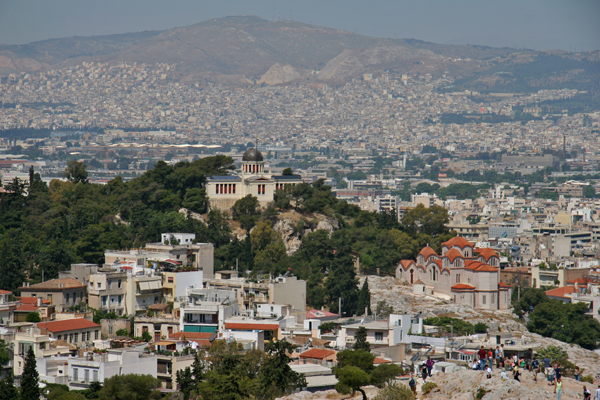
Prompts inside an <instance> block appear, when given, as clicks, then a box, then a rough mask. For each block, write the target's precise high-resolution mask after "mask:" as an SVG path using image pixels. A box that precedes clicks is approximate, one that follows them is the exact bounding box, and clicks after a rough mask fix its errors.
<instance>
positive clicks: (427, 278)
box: [396, 236, 510, 310]
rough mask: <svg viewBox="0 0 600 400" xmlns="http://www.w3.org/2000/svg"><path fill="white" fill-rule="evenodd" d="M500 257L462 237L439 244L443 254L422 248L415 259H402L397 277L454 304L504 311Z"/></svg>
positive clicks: (505, 291)
mask: <svg viewBox="0 0 600 400" xmlns="http://www.w3.org/2000/svg"><path fill="white" fill-rule="evenodd" d="M499 266H500V256H499V255H498V253H496V252H495V251H494V250H492V249H489V248H486V249H479V248H476V247H475V246H474V245H473V243H471V242H469V241H468V240H466V239H465V238H463V237H459V236H457V237H454V238H452V239H450V240H449V241H447V242H444V243H442V254H441V255H438V254H437V253H436V252H435V250H433V249H432V248H431V247H429V246H426V247H424V248H423V249H422V250H421V252H420V253H419V254H418V255H417V260H416V261H413V260H401V261H400V263H399V264H398V266H397V267H396V278H398V279H403V280H405V281H408V282H409V283H411V284H413V285H419V286H424V288H423V289H424V291H425V293H427V292H429V293H440V294H444V295H447V296H450V297H451V298H452V299H453V300H454V302H455V303H457V304H467V305H470V306H472V307H473V308H483V309H488V310H507V309H508V308H509V306H510V286H509V285H507V284H505V283H503V282H500V269H499Z"/></svg>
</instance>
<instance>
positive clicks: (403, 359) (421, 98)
mask: <svg viewBox="0 0 600 400" xmlns="http://www.w3.org/2000/svg"><path fill="white" fill-rule="evenodd" d="M460 61H461V59H459V58H454V59H452V62H456V63H459V62H460ZM494 61H495V59H494V58H490V59H487V60H485V61H482V64H483V63H487V64H489V65H493V63H494ZM178 68H180V65H178V64H177V63H161V64H143V63H128V62H89V61H83V62H81V63H78V64H75V65H69V66H64V65H61V66H59V67H52V68H48V69H46V70H41V71H39V72H31V71H28V72H20V73H11V74H7V75H5V76H0V175H1V183H2V187H1V188H0V205H1V206H0V399H19V398H20V399H22V400H26V399H27V400H29V399H39V398H46V399H49V400H52V399H63V398H64V399H94V398H100V399H121V398H125V397H131V398H139V399H142V398H156V399H160V398H166V399H173V400H174V399H184V400H188V399H198V398H208V397H213V398H215V399H221V398H222V399H246V398H256V399H275V398H285V399H288V400H296V399H324V398H336V399H337V398H348V397H341V396H347V395H348V394H352V396H354V395H356V396H361V397H362V398H363V399H365V400H366V399H367V398H370V399H378V400H382V399H390V398H393V399H416V398H428V399H446V398H459V397H457V396H461V395H462V394H465V396H463V397H461V398H465V399H467V398H469V399H473V398H478V399H481V398H483V399H497V398H502V399H505V398H507V399H508V398H511V399H512V398H519V399H521V398H545V397H544V396H546V397H548V396H553V395H554V393H551V391H554V390H555V388H556V389H557V390H558V391H559V392H560V393H559V394H563V393H564V398H565V399H572V398H573V399H574V398H580V397H579V396H580V393H581V392H582V390H584V389H583V386H582V384H583V383H586V382H587V384H588V385H589V388H590V389H593V388H594V385H596V384H598V383H599V382H598V376H597V374H596V371H598V370H599V369H600V362H599V361H598V360H599V357H598V354H599V353H598V348H599V347H600V196H599V195H597V193H600V165H599V162H600V141H599V140H598V137H599V133H600V111H598V110H593V109H590V107H592V106H590V105H589V104H587V105H585V106H582V105H581V104H582V102H585V99H587V98H588V97H586V96H588V95H589V94H590V93H588V91H585V90H580V89H573V88H570V87H569V86H568V85H565V86H564V87H558V86H560V85H555V86H556V88H554V89H543V90H535V91H531V90H530V91H522V92H518V93H517V92H515V93H509V92H506V91H505V92H491V91H489V90H482V91H474V90H458V89H457V85H459V82H460V81H461V79H463V78H464V77H463V76H462V75H461V76H459V75H456V76H455V75H453V74H451V73H450V72H449V71H445V72H443V73H435V72H433V73H431V74H424V73H421V72H415V71H414V70H413V71H411V70H407V71H404V72H402V71H399V70H394V69H382V68H373V71H371V72H368V73H362V74H360V75H357V76H355V77H354V78H353V79H350V80H348V81H347V82H345V83H334V82H324V81H320V80H319V79H312V78H311V77H313V78H314V76H318V74H319V71H317V70H314V71H311V72H310V74H311V77H309V78H306V81H304V77H302V79H300V78H298V79H295V80H291V81H289V82H286V83H277V84H268V83H267V82H266V80H265V79H261V80H260V81H259V80H254V81H252V80H247V82H244V84H243V85H238V86H234V85H226V84H220V83H217V82H213V83H210V82H208V83H207V82H202V83H200V82H197V83H189V82H187V81H186V80H182V79H179V78H178V76H179V75H178ZM502 73H505V72H497V73H495V74H496V75H497V74H502ZM582 99H584V100H582ZM592 108H593V107H592ZM488 351H489V353H488ZM546 360H548V361H546ZM473 370H475V371H473ZM501 371H502V372H501ZM538 372H539V373H538ZM507 374H511V379H508V381H507ZM519 377H521V378H520V380H519ZM512 378H514V379H512ZM544 378H547V381H548V385H546V383H545V382H544ZM538 380H541V381H542V385H539V386H540V387H538V386H537V383H538ZM582 381H583V382H582ZM456 382H463V383H464V384H465V385H467V386H468V391H469V392H468V393H462V394H459V392H461V391H462V389H461V387H460V385H458V384H457V383H456ZM563 384H564V389H563ZM553 386H554V387H553ZM599 387H600V386H599ZM559 388H560V389H559ZM599 390H600V389H599ZM471 392H473V393H471ZM467 395H468V396H467ZM491 395H494V396H495V397H490V396H491ZM284 396H285V397H284ZM338 396H339V397H338ZM469 396H470V397H469ZM353 398H354V397H353ZM557 398H559V399H560V396H559V397H557Z"/></svg>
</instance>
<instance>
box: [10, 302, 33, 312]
mask: <svg viewBox="0 0 600 400" xmlns="http://www.w3.org/2000/svg"><path fill="white" fill-rule="evenodd" d="M37 309H38V307H37V306H36V305H33V304H21V305H20V306H19V307H17V309H16V310H15V311H22V312H25V311H27V312H34V311H37Z"/></svg>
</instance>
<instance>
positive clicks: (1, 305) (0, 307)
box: [0, 290, 20, 325]
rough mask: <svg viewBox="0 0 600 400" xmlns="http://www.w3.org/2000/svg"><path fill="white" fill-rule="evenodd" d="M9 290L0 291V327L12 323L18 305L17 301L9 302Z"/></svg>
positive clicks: (10, 294) (10, 293)
mask: <svg viewBox="0 0 600 400" xmlns="http://www.w3.org/2000/svg"><path fill="white" fill-rule="evenodd" d="M12 294H13V293H12V292H11V291H10V290H0V325H9V324H12V323H13V322H14V311H15V309H16V308H17V307H18V306H19V305H20V303H19V302H18V301H11V300H10V299H11V296H12Z"/></svg>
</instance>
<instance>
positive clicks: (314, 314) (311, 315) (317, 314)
mask: <svg viewBox="0 0 600 400" xmlns="http://www.w3.org/2000/svg"><path fill="white" fill-rule="evenodd" d="M331 317H339V315H338V314H334V313H332V312H329V311H321V310H308V311H307V312H306V319H319V318H331Z"/></svg>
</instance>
